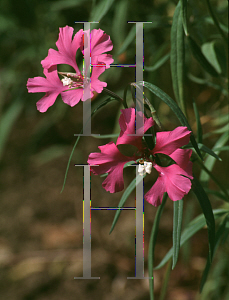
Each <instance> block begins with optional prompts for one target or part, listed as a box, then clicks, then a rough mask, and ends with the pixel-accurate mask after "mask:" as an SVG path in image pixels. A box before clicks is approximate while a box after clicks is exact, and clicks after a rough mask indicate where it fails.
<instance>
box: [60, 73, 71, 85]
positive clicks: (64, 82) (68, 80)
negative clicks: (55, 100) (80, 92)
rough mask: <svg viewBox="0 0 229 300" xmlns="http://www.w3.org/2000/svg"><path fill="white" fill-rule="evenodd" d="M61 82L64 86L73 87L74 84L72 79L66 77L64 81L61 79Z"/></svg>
mask: <svg viewBox="0 0 229 300" xmlns="http://www.w3.org/2000/svg"><path fill="white" fill-rule="evenodd" d="M61 81H62V82H63V86H66V85H68V86H70V87H71V85H72V83H73V81H72V79H71V78H69V77H66V76H65V77H64V78H63V79H61Z"/></svg>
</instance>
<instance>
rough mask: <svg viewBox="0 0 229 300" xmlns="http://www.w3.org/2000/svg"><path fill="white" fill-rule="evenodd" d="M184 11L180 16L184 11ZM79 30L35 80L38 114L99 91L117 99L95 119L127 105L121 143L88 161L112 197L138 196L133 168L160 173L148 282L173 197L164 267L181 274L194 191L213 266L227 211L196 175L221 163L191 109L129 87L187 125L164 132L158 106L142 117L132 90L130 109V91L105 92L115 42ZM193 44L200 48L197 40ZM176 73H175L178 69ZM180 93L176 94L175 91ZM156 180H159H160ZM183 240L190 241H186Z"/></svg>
mask: <svg viewBox="0 0 229 300" xmlns="http://www.w3.org/2000/svg"><path fill="white" fill-rule="evenodd" d="M177 7H178V9H180V8H179V6H177ZM174 26H176V23H174V25H173V27H174ZM173 29H174V28H172V30H173ZM182 30H183V27H182ZM73 31H74V30H73V28H72V27H69V26H65V27H64V28H60V33H59V38H58V40H57V42H56V46H57V49H58V50H54V49H49V51H48V55H47V57H46V58H45V59H44V60H42V61H41V64H42V67H43V73H44V75H45V77H35V78H29V79H28V82H27V88H28V92H29V93H38V92H39V93H40V92H43V93H45V95H44V96H43V97H42V98H41V99H40V100H39V101H38V102H37V109H38V110H39V111H40V112H42V113H43V112H46V111H47V109H48V108H49V107H50V106H52V105H53V104H54V102H55V101H56V98H57V96H58V95H61V97H62V100H63V102H64V103H66V104H67V105H69V106H71V107H73V106H75V105H77V104H78V103H79V101H80V100H81V101H87V100H89V99H91V98H92V97H93V96H94V93H95V92H96V93H102V92H105V93H107V94H108V95H109V97H110V98H109V101H105V102H104V103H103V105H101V104H100V105H99V106H98V107H97V109H96V110H95V112H96V111H97V110H99V109H100V107H104V106H106V105H108V106H109V103H110V102H111V101H110V100H118V101H120V102H121V104H122V105H123V109H121V111H120V113H121V114H120V117H119V127H120V131H119V135H118V138H117V140H116V142H113V141H112V142H109V143H107V144H105V145H101V146H99V147H98V148H99V151H100V152H93V153H90V154H88V160H87V163H88V166H90V170H91V171H92V172H93V173H94V174H95V175H104V176H106V178H105V180H104V181H103V183H102V187H103V188H104V189H105V190H106V191H108V192H110V193H116V192H120V191H123V190H126V189H127V188H129V190H131V189H132V190H133V188H132V187H131V185H129V186H128V187H126V186H125V184H124V178H123V169H124V168H125V167H126V166H128V165H134V166H136V167H137V173H138V176H139V177H141V178H144V177H145V176H147V177H148V178H150V176H152V174H151V173H152V172H153V170H154V173H155V174H157V179H156V180H155V179H153V180H152V184H151V187H150V189H149V190H148V191H146V192H145V194H144V197H143V201H144V199H145V200H146V201H147V202H148V203H149V204H151V205H153V206H154V207H158V211H157V214H156V218H155V220H154V224H153V229H152V235H151V239H150V246H149V276H151V277H152V278H153V276H152V275H153V260H152V257H153V255H154V246H155V244H153V243H155V239H156V235H157V232H158V224H159V220H160V216H161V214H162V211H163V207H164V205H165V202H166V199H167V196H168V197H169V198H170V199H171V200H172V201H173V205H174V219H173V226H174V230H173V249H172V250H171V251H170V252H169V253H168V255H167V256H165V258H164V259H163V261H162V262H161V264H160V266H162V265H164V264H165V263H166V262H167V261H168V260H169V259H170V258H172V259H173V267H174V266H175V265H176V262H177V258H178V253H179V247H180V243H181V226H182V212H183V198H184V197H185V196H186V195H187V194H188V193H189V192H190V191H191V190H193V192H194V193H195V195H196V197H197V199H198V201H199V203H200V206H201V208H202V210H203V215H201V217H200V218H202V219H203V220H205V222H206V224H207V227H208V239H209V256H208V262H207V264H208V265H209V264H210V263H211V260H212V257H213V253H214V251H215V220H214V216H217V217H218V216H221V215H223V214H225V213H226V211H223V210H217V211H213V210H212V207H211V204H210V201H209V199H208V196H207V193H206V191H205V189H204V188H203V187H202V185H201V184H200V182H199V181H198V179H197V177H196V176H195V175H194V174H193V164H194V162H198V163H199V165H201V166H203V164H202V160H203V155H205V154H206V153H208V155H211V156H212V157H215V158H218V156H217V155H216V154H215V153H214V152H213V151H212V150H210V149H209V148H207V147H206V146H204V145H203V144H201V143H199V144H197V142H196V140H195V137H194V134H193V132H192V130H191V127H190V125H189V122H188V120H187V117H186V113H185V106H184V105H183V104H182V102H180V103H178V104H176V102H175V101H174V100H173V99H171V98H170V97H169V96H168V95H167V94H166V93H165V92H163V91H162V90H161V89H159V88H158V87H156V86H155V85H153V84H152V83H149V82H133V83H132V84H130V86H131V89H133V88H136V89H139V88H140V87H141V86H142V85H144V88H147V89H149V91H150V92H152V93H154V94H155V95H156V96H157V97H159V98H160V99H161V100H162V101H164V102H165V103H166V104H167V105H169V107H170V108H171V109H172V111H173V112H174V113H175V114H176V116H177V117H178V119H179V121H180V123H181V126H177V127H176V128H175V129H174V130H171V131H161V130H160V126H158V124H160V120H158V117H157V116H156V114H155V110H154V107H153V103H152V101H150V100H148V99H147V98H146V97H144V98H143V101H144V103H142V104H144V111H141V110H138V109H136V101H137V99H135V98H134V96H133V94H134V93H133V91H132V98H133V99H132V100H133V103H134V104H135V106H133V105H132V106H131V105H130V104H129V103H128V104H127V102H128V101H127V99H126V94H127V89H126V90H125V91H124V97H123V98H121V97H120V96H118V95H116V94H115V93H114V92H112V91H110V90H108V89H107V88H106V87H107V83H106V82H102V81H100V80H99V76H100V75H101V74H102V73H103V72H105V70H106V69H108V68H110V65H111V64H112V63H113V62H114V60H113V58H112V55H111V54H109V53H107V52H110V51H111V50H112V49H113V44H112V41H111V39H110V36H109V35H107V34H106V33H105V32H104V31H103V30H101V29H93V30H91V31H89V30H86V31H83V30H82V29H81V30H79V31H78V32H76V33H75V35H73ZM174 32H176V31H174ZM191 42H192V44H191V45H192V46H193V45H194V44H193V43H194V41H191ZM88 50H90V51H89V53H90V59H84V62H83V69H82V70H80V68H79V67H78V65H77V62H76V54H77V51H79V53H81V54H82V55H84V56H85V53H86V52H87V51H88ZM172 51H173V49H172ZM199 57H201V55H199ZM172 59H173V57H171V60H172ZM205 64H206V62H205ZM59 65H69V66H70V67H71V68H73V69H74V71H73V72H68V71H67V70H66V71H63V70H61V71H60V69H59ZM176 67H177V64H175V68H176ZM172 71H173V72H174V68H173V65H172ZM175 71H176V70H175ZM88 74H90V75H88ZM174 78H178V77H173V78H172V79H173V80H175V79H174ZM173 83H174V82H173ZM174 87H175V89H176V85H175V84H174ZM178 91H179V89H178ZM175 94H176V93H175ZM177 95H178V94H177ZM143 96H144V95H143ZM178 96H179V95H178ZM136 98H137V97H136ZM178 102H179V101H178ZM128 106H129V107H128ZM142 107H143V106H142ZM93 115H94V113H92V115H91V116H92V117H93ZM197 115H198V114H197ZM137 117H138V118H139V119H141V120H142V126H141V127H140V128H138V127H137V126H136V123H137V122H136V120H137ZM158 122H159V123H158ZM139 132H140V133H139ZM77 142H78V140H77ZM123 147H124V148H125V149H129V151H123V149H124V148H123ZM95 151H96V150H95ZM84 163H85V162H84ZM203 168H204V167H203ZM205 169H206V168H205ZM150 174H151V175H150ZM209 174H210V172H209ZM151 178H153V176H152V177H151ZM136 180H137V179H136ZM216 183H217V181H216ZM223 191H224V193H225V195H226V197H228V194H227V191H226V190H225V189H223ZM124 194H125V193H124ZM129 194H130V193H129ZM129 194H128V195H129ZM127 197H128V196H126V198H125V201H126V199H127ZM111 198H112V197H111ZM125 201H123V202H122V206H124V203H125ZM119 213H120V211H119V212H117V214H119ZM117 219H118V218H115V220H116V221H115V222H113V225H115V224H116V222H117ZM198 222H199V219H196V220H194V221H193V224H192V223H190V225H189V232H188V233H187V234H189V237H190V236H191V235H193V234H194V233H195V232H196V231H197V230H199V229H201V228H202V227H203V224H202V223H201V224H202V227H201V226H200V225H198V224H199V223H198ZM113 225H112V226H113ZM198 226H200V227H198ZM225 226H226V225H225ZM112 230H113V227H112ZM184 232H185V231H184ZM190 232H191V234H190ZM184 240H185V236H184V237H183V240H182V242H183V241H184ZM208 265H207V266H206V270H207V271H206V273H207V272H208V270H209V266H208ZM205 275H206V274H205ZM205 275H204V276H203V278H204V279H202V287H203V284H204V282H205V280H206V276H205ZM152 278H151V279H152ZM151 279H150V296H151V299H153V297H154V296H153V280H151Z"/></svg>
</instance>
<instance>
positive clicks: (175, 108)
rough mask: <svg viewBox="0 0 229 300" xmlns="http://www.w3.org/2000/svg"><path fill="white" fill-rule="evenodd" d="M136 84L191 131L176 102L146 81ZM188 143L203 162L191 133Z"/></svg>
mask: <svg viewBox="0 0 229 300" xmlns="http://www.w3.org/2000/svg"><path fill="white" fill-rule="evenodd" d="M138 84H139V85H144V87H146V88H147V89H148V90H150V91H151V92H152V93H153V94H155V95H156V96H157V97H158V98H160V99H161V100H162V101H163V102H165V103H166V104H167V105H168V106H169V107H170V108H171V110H172V111H173V112H174V113H175V115H176V116H177V118H178V119H179V121H180V123H181V124H182V125H183V126H186V127H187V128H188V130H190V131H192V129H191V126H190V125H189V123H188V120H187V119H186V117H185V115H184V114H183V112H182V111H181V109H180V108H179V106H178V105H177V104H176V102H175V101H174V100H173V99H172V98H170V97H169V95H167V94H166V93H165V92H163V91H162V90H161V89H160V88H159V87H157V86H156V85H154V84H152V83H149V82H147V81H138V82H137V83H136V85H138ZM190 141H191V143H192V145H193V147H194V148H195V150H196V152H197V154H198V155H199V157H200V158H201V159H202V160H203V158H202V155H201V153H200V150H199V148H198V145H197V143H196V140H195V137H194V135H193V133H191V136H190Z"/></svg>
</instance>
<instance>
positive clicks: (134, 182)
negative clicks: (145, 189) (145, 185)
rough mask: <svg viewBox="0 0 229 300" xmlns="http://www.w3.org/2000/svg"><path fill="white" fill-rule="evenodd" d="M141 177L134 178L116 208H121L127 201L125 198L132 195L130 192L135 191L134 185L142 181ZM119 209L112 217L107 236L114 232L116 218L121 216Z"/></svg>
mask: <svg viewBox="0 0 229 300" xmlns="http://www.w3.org/2000/svg"><path fill="white" fill-rule="evenodd" d="M142 178H144V177H142V176H140V175H138V176H137V177H136V178H134V179H133V180H132V181H131V183H130V184H129V186H128V187H127V188H126V189H125V191H124V193H123V194H122V197H121V199H120V201H119V204H118V207H120V208H122V207H123V206H124V204H125V202H126V200H127V198H128V197H129V196H130V194H131V193H132V191H133V190H134V189H135V187H136V185H138V184H139V183H140V182H141V180H142ZM121 211H122V210H121V209H119V210H116V213H115V216H114V220H113V223H112V225H111V229H110V232H109V234H111V232H112V231H113V230H114V227H115V225H116V223H117V221H118V218H119V216H120V214H121Z"/></svg>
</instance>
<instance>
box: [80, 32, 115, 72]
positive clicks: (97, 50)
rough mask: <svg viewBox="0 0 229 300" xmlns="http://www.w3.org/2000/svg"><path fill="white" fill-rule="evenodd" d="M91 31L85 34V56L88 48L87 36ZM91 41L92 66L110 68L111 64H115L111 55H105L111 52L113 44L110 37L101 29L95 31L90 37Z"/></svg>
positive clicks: (82, 48) (82, 49)
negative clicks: (101, 65)
mask: <svg viewBox="0 0 229 300" xmlns="http://www.w3.org/2000/svg"><path fill="white" fill-rule="evenodd" d="M88 32H89V30H86V31H85V32H84V34H85V38H84V41H85V45H83V43H82V44H81V47H80V49H81V51H82V53H83V54H84V48H85V47H87V43H86V41H87V35H88ZM90 41H91V44H90V46H91V64H92V65H95V64H105V65H106V68H109V67H110V64H112V63H113V62H114V60H113V58H112V56H111V55H110V54H104V52H107V51H111V50H112V49H113V44H112V42H111V40H110V36H109V35H107V34H106V33H104V31H103V30H101V29H93V30H92V31H91V36H90Z"/></svg>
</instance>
